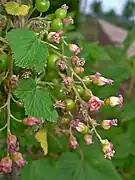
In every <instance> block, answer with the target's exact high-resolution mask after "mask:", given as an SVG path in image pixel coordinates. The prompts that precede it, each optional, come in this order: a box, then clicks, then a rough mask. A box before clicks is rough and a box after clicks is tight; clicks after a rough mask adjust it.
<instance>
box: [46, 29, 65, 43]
mask: <svg viewBox="0 0 135 180" xmlns="http://www.w3.org/2000/svg"><path fill="white" fill-rule="evenodd" d="M62 33H63V31H61V30H59V31H57V32H50V33H49V34H48V36H47V39H48V41H50V42H55V43H57V44H59V43H60V40H61V38H62V37H61V34H62Z"/></svg>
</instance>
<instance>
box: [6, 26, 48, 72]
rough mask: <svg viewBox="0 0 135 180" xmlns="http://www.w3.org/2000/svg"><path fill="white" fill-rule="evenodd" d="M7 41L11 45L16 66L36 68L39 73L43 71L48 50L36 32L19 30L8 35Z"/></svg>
mask: <svg viewBox="0 0 135 180" xmlns="http://www.w3.org/2000/svg"><path fill="white" fill-rule="evenodd" d="M7 40H8V41H9V43H10V45H11V49H12V52H13V58H14V61H15V65H16V66H19V67H22V68H31V69H32V68H34V69H35V70H36V71H37V72H40V71H42V70H43V68H44V65H45V63H46V61H47V57H48V49H47V47H46V46H45V44H42V43H41V42H40V41H39V40H38V39H37V36H36V34H35V33H34V32H32V31H31V30H28V29H20V28H18V29H15V30H13V31H11V32H9V33H8V35H7ZM18 43H19V45H18Z"/></svg>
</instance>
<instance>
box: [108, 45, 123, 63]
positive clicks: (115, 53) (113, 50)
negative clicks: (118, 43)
mask: <svg viewBox="0 0 135 180" xmlns="http://www.w3.org/2000/svg"><path fill="white" fill-rule="evenodd" d="M105 50H106V52H107V53H108V54H109V56H110V58H111V59H112V61H113V62H114V63H117V64H120V63H121V62H123V61H124V59H125V58H124V52H123V49H122V48H120V47H114V46H106V47H105Z"/></svg>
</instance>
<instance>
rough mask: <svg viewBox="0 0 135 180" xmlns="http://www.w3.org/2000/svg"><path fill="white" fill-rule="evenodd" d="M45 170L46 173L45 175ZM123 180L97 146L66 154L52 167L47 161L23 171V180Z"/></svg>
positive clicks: (36, 162) (36, 163)
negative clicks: (55, 179)
mask: <svg viewBox="0 0 135 180" xmlns="http://www.w3.org/2000/svg"><path fill="white" fill-rule="evenodd" d="M44 169H45V170H46V173H45V174H44ZM26 177H27V178H28V179H30V180H34V179H35V180H36V179H37V178H38V179H40V180H53V179H54V178H55V177H57V179H59V180H62V179H65V180H69V179H72V180H82V179H83V180H88V179H91V180H98V179H101V180H108V179H109V180H114V179H115V180H121V178H120V176H119V175H118V174H117V172H116V170H115V168H114V167H113V165H112V163H111V162H110V161H108V160H106V159H104V157H103V155H102V153H101V152H100V151H97V147H96V146H95V145H93V146H91V148H89V147H83V149H80V150H79V151H78V152H77V154H76V153H73V152H72V153H71V152H66V153H63V155H62V156H61V157H60V158H59V160H58V161H56V162H55V164H54V165H53V166H52V165H50V164H49V162H48V160H47V159H41V160H38V161H33V162H31V163H29V164H28V165H27V166H26V167H25V168H24V169H23V170H22V176H21V180H24V179H26Z"/></svg>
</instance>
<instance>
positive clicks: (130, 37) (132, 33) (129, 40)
mask: <svg viewBox="0 0 135 180" xmlns="http://www.w3.org/2000/svg"><path fill="white" fill-rule="evenodd" d="M134 39H135V29H134V28H133V29H132V30H131V31H129V33H128V35H127V37H126V39H125V41H124V51H125V52H126V51H127V50H128V49H129V47H130V46H131V45H132V43H133V42H134Z"/></svg>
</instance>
